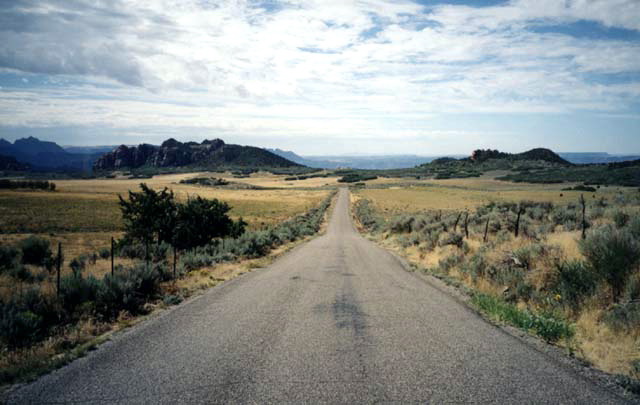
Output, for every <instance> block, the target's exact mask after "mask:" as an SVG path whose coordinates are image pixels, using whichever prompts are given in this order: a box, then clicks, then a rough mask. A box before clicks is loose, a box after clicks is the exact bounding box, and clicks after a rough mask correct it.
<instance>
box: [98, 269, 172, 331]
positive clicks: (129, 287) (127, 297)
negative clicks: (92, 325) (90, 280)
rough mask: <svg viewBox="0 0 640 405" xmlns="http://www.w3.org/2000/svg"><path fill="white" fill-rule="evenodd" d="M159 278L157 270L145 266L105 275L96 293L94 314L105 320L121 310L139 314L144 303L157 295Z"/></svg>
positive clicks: (116, 314) (113, 316)
mask: <svg viewBox="0 0 640 405" xmlns="http://www.w3.org/2000/svg"><path fill="white" fill-rule="evenodd" d="M160 277H161V276H160V274H159V272H158V270H157V269H155V268H153V267H151V266H149V267H147V266H145V265H139V266H135V267H132V268H129V269H126V270H125V271H122V272H117V273H115V274H114V275H113V276H112V275H110V274H108V275H106V276H105V277H104V279H103V280H102V283H100V285H99V286H98V289H97V291H96V299H95V307H96V312H97V313H98V314H99V315H100V316H102V317H103V318H106V319H113V318H115V317H117V316H118V314H119V313H120V311H122V310H125V311H128V312H129V313H131V314H134V315H135V314H139V313H141V312H142V309H143V306H144V304H145V302H147V301H148V300H149V299H150V298H152V297H154V296H155V295H156V294H157V293H158V291H159V283H160Z"/></svg>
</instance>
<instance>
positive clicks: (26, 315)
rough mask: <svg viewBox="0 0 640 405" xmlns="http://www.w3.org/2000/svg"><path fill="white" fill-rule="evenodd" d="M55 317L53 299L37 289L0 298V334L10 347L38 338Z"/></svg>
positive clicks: (46, 332) (56, 317) (43, 336)
mask: <svg viewBox="0 0 640 405" xmlns="http://www.w3.org/2000/svg"><path fill="white" fill-rule="evenodd" d="M57 320H58V316H57V312H56V310H55V306H54V304H53V302H51V301H49V300H47V299H46V298H45V297H44V296H42V295H41V294H40V291H39V290H37V289H29V290H27V291H25V292H23V293H22V294H20V295H16V296H14V297H12V298H11V299H9V300H8V301H1V300H0V338H1V339H2V340H3V341H4V343H5V344H7V345H8V346H9V347H11V348H15V347H24V346H28V345H30V344H32V343H34V342H36V341H39V340H42V339H43V338H45V337H46V336H47V334H48V332H49V330H50V328H51V327H52V326H53V325H54V324H55V322H57Z"/></svg>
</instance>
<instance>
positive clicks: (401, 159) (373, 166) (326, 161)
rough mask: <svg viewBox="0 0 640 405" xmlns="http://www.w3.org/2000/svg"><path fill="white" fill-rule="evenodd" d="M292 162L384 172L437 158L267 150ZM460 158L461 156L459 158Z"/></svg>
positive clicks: (321, 166)
mask: <svg viewBox="0 0 640 405" xmlns="http://www.w3.org/2000/svg"><path fill="white" fill-rule="evenodd" d="M267 150H268V151H270V152H272V153H275V154H276V155H278V156H282V157H284V158H286V159H289V160H291V161H293V162H296V163H299V164H302V165H305V166H309V167H315V168H320V169H342V168H351V169H362V170H385V169H403V168H411V167H415V166H417V165H421V164H424V163H428V162H431V161H432V160H433V159H435V158H436V157H437V156H431V157H430V156H417V155H380V156H366V155H364V156H300V155H297V154H296V153H294V152H291V151H284V150H281V149H267ZM459 157H462V156H459Z"/></svg>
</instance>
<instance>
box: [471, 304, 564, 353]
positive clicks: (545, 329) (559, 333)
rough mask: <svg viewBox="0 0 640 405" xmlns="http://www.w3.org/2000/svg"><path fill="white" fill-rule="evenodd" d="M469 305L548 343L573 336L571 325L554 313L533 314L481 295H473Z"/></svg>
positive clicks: (513, 305)
mask: <svg viewBox="0 0 640 405" xmlns="http://www.w3.org/2000/svg"><path fill="white" fill-rule="evenodd" d="M471 303H472V304H473V305H474V306H475V307H476V308H478V309H479V310H481V311H482V312H484V313H486V314H488V315H489V316H490V317H492V318H494V319H497V320H499V321H502V322H506V323H509V324H511V325H513V326H516V327H518V328H521V329H524V330H529V331H532V332H534V333H536V334H537V335H538V336H540V337H542V338H543V339H545V340H546V341H548V342H557V341H558V340H560V339H563V338H571V337H573V335H574V331H573V328H572V327H571V325H569V324H568V323H567V322H566V321H565V320H563V319H562V318H561V317H559V316H558V315H556V314H554V313H544V314H535V313H532V312H530V311H527V310H522V309H519V308H518V307H517V306H516V305H515V304H510V303H508V302H505V301H503V300H501V299H500V298H497V297H494V296H491V295H488V294H482V293H476V294H474V295H473V297H472V298H471Z"/></svg>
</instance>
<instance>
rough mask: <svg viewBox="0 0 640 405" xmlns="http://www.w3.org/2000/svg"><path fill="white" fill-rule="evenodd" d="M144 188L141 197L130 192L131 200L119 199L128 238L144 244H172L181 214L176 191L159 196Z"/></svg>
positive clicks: (141, 186) (164, 192)
mask: <svg viewBox="0 0 640 405" xmlns="http://www.w3.org/2000/svg"><path fill="white" fill-rule="evenodd" d="M140 188H141V190H142V191H141V192H139V193H136V192H133V191H129V200H125V199H124V198H122V196H118V197H119V198H120V210H121V211H122V218H123V220H124V226H125V231H126V233H127V236H128V237H129V238H132V239H138V240H141V241H142V242H144V243H150V242H152V241H154V240H155V241H156V242H157V243H158V244H160V243H161V242H171V241H172V239H173V232H174V228H175V223H176V222H175V221H176V213H177V207H176V203H175V200H174V198H173V191H169V190H168V189H167V188H166V187H165V188H164V190H162V191H160V192H158V191H155V190H152V189H150V188H149V187H148V186H147V185H146V184H144V183H141V184H140Z"/></svg>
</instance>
